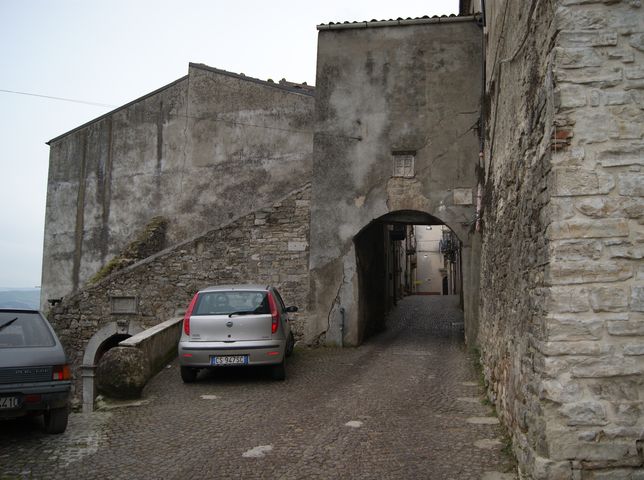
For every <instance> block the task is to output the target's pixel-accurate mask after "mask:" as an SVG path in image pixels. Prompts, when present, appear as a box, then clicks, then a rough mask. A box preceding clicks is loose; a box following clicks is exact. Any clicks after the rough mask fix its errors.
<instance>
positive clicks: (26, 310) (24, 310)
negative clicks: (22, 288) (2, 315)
mask: <svg viewBox="0 0 644 480" xmlns="http://www.w3.org/2000/svg"><path fill="white" fill-rule="evenodd" d="M0 312H15V313H40V310H34V309H33V308H4V307H0Z"/></svg>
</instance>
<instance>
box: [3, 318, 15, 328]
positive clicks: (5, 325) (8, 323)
mask: <svg viewBox="0 0 644 480" xmlns="http://www.w3.org/2000/svg"><path fill="white" fill-rule="evenodd" d="M16 320H18V317H16V318H14V319H11V320H9V321H8V322H7V323H3V324H2V325H0V330H2V329H3V328H4V327H8V326H9V325H11V324H12V323H13V322H15V321H16Z"/></svg>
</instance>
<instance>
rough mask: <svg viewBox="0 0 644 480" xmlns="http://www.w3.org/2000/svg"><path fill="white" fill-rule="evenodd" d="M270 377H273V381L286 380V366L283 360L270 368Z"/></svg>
mask: <svg viewBox="0 0 644 480" xmlns="http://www.w3.org/2000/svg"><path fill="white" fill-rule="evenodd" d="M271 377H273V380H284V379H286V366H285V362H284V360H282V362H281V363H278V364H277V365H272V366H271Z"/></svg>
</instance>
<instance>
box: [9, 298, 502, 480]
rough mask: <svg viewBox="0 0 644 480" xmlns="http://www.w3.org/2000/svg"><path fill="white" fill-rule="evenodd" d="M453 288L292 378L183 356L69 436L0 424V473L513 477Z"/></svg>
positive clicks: (306, 356) (296, 364)
mask: <svg viewBox="0 0 644 480" xmlns="http://www.w3.org/2000/svg"><path fill="white" fill-rule="evenodd" d="M455 305H456V299H455V298H454V297H428V296H413V297H407V298H405V299H404V300H403V301H402V302H400V303H399V307H398V308H397V309H396V310H395V311H394V312H392V314H391V315H390V318H389V322H388V325H389V328H388V330H387V331H386V332H385V333H383V334H381V335H379V336H377V337H374V338H372V339H371V340H369V341H368V342H366V343H365V344H364V345H363V346H361V347H359V348H346V349H339V348H320V349H307V348H301V349H297V350H296V353H295V355H294V356H293V357H292V358H291V359H290V360H291V361H290V363H287V380H286V381H285V382H276V381H272V380H270V377H269V376H268V375H267V372H265V371H262V370H250V369H247V370H243V371H239V370H225V371H218V372H202V373H201V374H200V377H199V381H198V382H197V383H195V384H190V385H184V384H183V383H182V382H181V380H180V378H179V369H178V366H177V363H176V361H175V362H173V363H172V364H171V365H170V366H169V367H168V368H166V369H164V370H163V371H162V372H161V373H160V374H159V375H157V376H156V377H155V378H154V379H153V380H152V381H151V382H150V384H149V385H148V386H147V387H146V389H145V391H144V401H143V402H141V404H140V405H139V406H132V407H128V408H118V409H112V410H109V411H101V412H95V413H93V414H73V415H72V416H71V417H70V424H69V427H68V429H67V431H66V432H65V433H64V434H62V435H45V434H43V433H41V432H40V430H39V428H40V426H39V424H38V421H37V420H36V419H31V420H29V421H24V420H23V421H12V422H3V423H0V478H1V479H8V478H52V479H53V478H55V479H61V478H81V479H85V478H87V479H93V478H95V479H121V478H122V479H138V478H146V479H162V478H163V479H184V478H209V479H214V478H217V479H220V478H244V479H246V478H249V479H254V478H271V479H296V478H302V479H304V478H306V479H340V478H365V479H366V478H369V479H399V478H404V479H416V478H418V479H454V480H463V479H477V480H478V479H485V480H492V479H503V480H505V479H514V478H515V476H514V475H513V473H503V472H508V471H509V472H512V471H513V467H512V463H511V460H510V459H509V458H508V457H507V456H506V455H505V454H504V452H503V450H502V447H503V439H502V431H501V428H500V426H499V425H498V422H497V419H496V418H495V417H494V416H493V412H492V409H491V408H490V407H489V406H486V405H484V404H483V403H482V401H481V400H482V398H483V397H482V393H483V392H482V389H481V387H480V385H479V383H478V381H477V373H476V370H475V368H474V367H473V358H472V357H471V356H470V355H469V354H468V353H467V352H466V350H465V347H464V346H463V333H462V314H461V313H460V312H459V311H458V310H456V309H455Z"/></svg>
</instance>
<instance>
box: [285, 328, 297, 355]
mask: <svg viewBox="0 0 644 480" xmlns="http://www.w3.org/2000/svg"><path fill="white" fill-rule="evenodd" d="M294 348H295V338H294V337H293V332H291V333H290V334H289V336H288V341H287V342H286V352H285V354H286V356H287V357H290V356H291V355H293V349H294Z"/></svg>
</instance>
